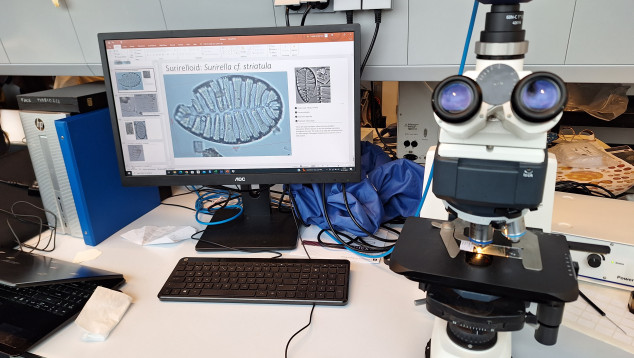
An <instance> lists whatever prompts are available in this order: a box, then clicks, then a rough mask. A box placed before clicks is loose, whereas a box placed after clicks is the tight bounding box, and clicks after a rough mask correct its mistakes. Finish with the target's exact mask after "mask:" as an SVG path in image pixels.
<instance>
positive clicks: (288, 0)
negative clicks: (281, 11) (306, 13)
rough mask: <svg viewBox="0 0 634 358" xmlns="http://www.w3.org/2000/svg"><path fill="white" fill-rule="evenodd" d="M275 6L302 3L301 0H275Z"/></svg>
mask: <svg viewBox="0 0 634 358" xmlns="http://www.w3.org/2000/svg"><path fill="white" fill-rule="evenodd" d="M273 5H274V6H286V5H301V2H300V0H275V2H274V3H273Z"/></svg>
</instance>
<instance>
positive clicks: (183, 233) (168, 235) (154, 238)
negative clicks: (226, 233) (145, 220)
mask: <svg viewBox="0 0 634 358" xmlns="http://www.w3.org/2000/svg"><path fill="white" fill-rule="evenodd" d="M195 233H196V229H194V228H193V227H191V226H144V227H142V228H140V229H134V230H130V231H128V232H126V233H123V234H121V236H122V237H123V238H124V239H126V240H129V241H132V242H133V243H135V244H137V245H158V244H172V243H175V242H179V241H182V240H185V239H189V238H191V236H192V235H193V234H195Z"/></svg>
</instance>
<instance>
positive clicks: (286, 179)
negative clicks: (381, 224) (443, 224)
mask: <svg viewBox="0 0 634 358" xmlns="http://www.w3.org/2000/svg"><path fill="white" fill-rule="evenodd" d="M334 32H352V33H354V59H353V61H354V84H353V90H354V96H353V103H354V104H355V106H354V129H353V130H354V152H355V162H354V169H353V170H351V171H341V172H298V173H295V172H290V173H289V172H267V173H246V174H242V173H241V174H222V175H220V174H211V175H210V174H188V175H167V174H164V175H135V176H128V175H126V170H125V162H124V159H123V149H122V146H121V137H120V135H119V134H120V133H119V125H118V118H117V112H116V109H115V104H114V93H113V88H112V83H111V81H110V75H109V74H110V66H109V63H108V59H107V57H106V45H105V43H106V41H108V40H129V39H152V38H186V37H217V36H254V35H283V34H307V33H334ZM97 37H98V40H99V51H100V54H101V63H102V67H103V71H104V82H105V85H106V96H107V98H108V108H109V110H110V118H111V122H112V130H113V134H114V140H115V148H116V151H117V161H118V164H119V175H120V178H121V182H122V184H123V185H124V186H146V185H152V186H172V185H234V184H310V183H351V182H359V181H360V180H361V144H360V139H361V138H360V137H361V136H360V131H361V113H360V88H361V87H360V77H361V74H360V65H361V63H360V57H361V44H360V43H361V41H360V26H359V24H335V25H313V26H291V27H255V28H230V29H197V30H167V31H140V32H110V33H100V34H98V35H97Z"/></svg>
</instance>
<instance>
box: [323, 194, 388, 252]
mask: <svg viewBox="0 0 634 358" xmlns="http://www.w3.org/2000/svg"><path fill="white" fill-rule="evenodd" d="M321 189H322V190H321V200H322V202H323V209H324V218H325V219H326V222H327V223H328V227H329V228H330V231H331V232H332V234H333V235H334V237H335V238H336V240H337V241H339V243H341V244H342V245H343V246H345V247H346V248H348V249H350V250H353V251H358V250H357V248H355V247H352V246H350V245H349V244H348V243H346V242H345V241H344V240H342V239H341V237H340V236H339V233H338V232H337V231H336V230H335V228H334V227H333V226H332V222H331V221H330V215H328V207H327V206H326V184H324V183H322V184H321ZM357 239H359V238H357ZM387 250H389V247H387V248H381V249H374V248H365V249H364V251H365V252H385V251H387Z"/></svg>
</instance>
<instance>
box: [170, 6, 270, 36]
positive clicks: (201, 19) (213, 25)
mask: <svg viewBox="0 0 634 358" xmlns="http://www.w3.org/2000/svg"><path fill="white" fill-rule="evenodd" d="M161 4H162V7H163V14H164V16H165V23H166V24H167V28H168V29H169V30H183V29H218V28H232V27H265V26H275V16H274V14H273V0H241V1H237V0H223V1H220V0H211V1H196V0H161Z"/></svg>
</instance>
